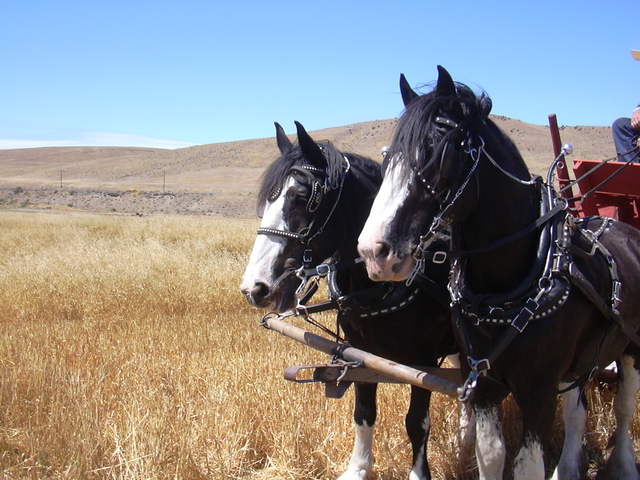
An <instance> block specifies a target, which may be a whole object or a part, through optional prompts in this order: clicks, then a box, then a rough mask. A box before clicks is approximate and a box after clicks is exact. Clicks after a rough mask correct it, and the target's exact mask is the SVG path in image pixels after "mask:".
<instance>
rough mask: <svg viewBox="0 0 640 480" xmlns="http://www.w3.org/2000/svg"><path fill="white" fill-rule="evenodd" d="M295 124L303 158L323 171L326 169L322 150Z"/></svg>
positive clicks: (297, 123)
mask: <svg viewBox="0 0 640 480" xmlns="http://www.w3.org/2000/svg"><path fill="white" fill-rule="evenodd" d="M295 123H296V129H297V130H298V144H299V145H300V150H302V154H303V155H304V157H305V158H306V159H307V160H308V161H309V162H310V163H311V164H312V165H313V166H314V167H318V168H322V169H325V168H326V167H327V160H326V159H325V158H324V155H323V154H322V150H320V147H318V145H317V144H316V142H314V141H313V138H311V137H310V136H309V134H308V133H307V131H306V130H305V129H304V127H303V126H302V124H301V123H300V122H295Z"/></svg>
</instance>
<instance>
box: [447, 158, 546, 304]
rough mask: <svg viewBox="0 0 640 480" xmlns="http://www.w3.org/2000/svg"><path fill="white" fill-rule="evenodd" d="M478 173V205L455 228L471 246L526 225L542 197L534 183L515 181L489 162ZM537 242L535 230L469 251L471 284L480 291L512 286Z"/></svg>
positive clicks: (467, 273)
mask: <svg viewBox="0 0 640 480" xmlns="http://www.w3.org/2000/svg"><path fill="white" fill-rule="evenodd" d="M479 175H480V179H479V182H478V183H479V184H480V187H479V193H478V202H477V208H476V209H475V210H474V212H473V213H472V214H471V215H469V217H468V218H467V219H466V221H465V222H464V223H463V224H462V225H461V226H458V228H456V230H457V232H458V233H459V235H460V237H461V239H462V248H464V249H468V250H473V249H476V248H482V247H486V246H488V245H491V244H492V243H493V242H496V241H498V240H500V239H502V238H504V237H506V236H508V235H511V234H513V233H515V232H518V231H520V230H522V229H524V228H525V227H527V226H528V225H529V224H530V223H532V222H533V221H535V219H536V218H537V216H538V214H539V204H538V198H539V197H538V194H537V193H536V191H535V190H534V188H533V187H531V186H529V185H522V184H519V183H516V182H515V181H513V180H512V179H509V178H507V177H506V176H505V175H504V174H503V173H501V172H499V171H498V170H497V169H496V168H495V167H493V166H492V165H490V164H488V162H483V163H482V164H481V168H480V171H479ZM483 186H484V188H483ZM537 242H538V234H537V233H536V232H534V233H531V234H529V235H526V236H525V237H523V238H522V239H519V240H516V241H513V242H511V243H509V244H507V245H504V246H502V247H498V248H495V249H493V250H490V251H487V252H484V253H478V254H474V255H470V256H469V257H468V260H467V264H466V271H465V278H466V282H467V284H468V286H469V287H470V288H471V289H472V290H474V291H476V292H478V293H496V292H504V291H508V290H511V289H513V288H514V287H516V286H517V284H518V282H519V281H520V280H521V279H522V278H524V277H525V276H526V274H527V273H528V271H529V269H530V268H531V265H532V262H533V260H534V256H535V249H536V245H537Z"/></svg>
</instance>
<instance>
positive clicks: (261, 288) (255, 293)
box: [249, 282, 269, 301]
mask: <svg viewBox="0 0 640 480" xmlns="http://www.w3.org/2000/svg"><path fill="white" fill-rule="evenodd" d="M267 295H269V287H268V286H267V284H266V283H262V282H256V283H255V285H254V286H253V288H252V289H251V290H250V291H249V296H250V297H252V298H253V299H255V300H256V301H260V300H264V299H265V298H266V297H267Z"/></svg>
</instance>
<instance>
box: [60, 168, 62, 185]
mask: <svg viewBox="0 0 640 480" xmlns="http://www.w3.org/2000/svg"><path fill="white" fill-rule="evenodd" d="M60 188H62V170H60Z"/></svg>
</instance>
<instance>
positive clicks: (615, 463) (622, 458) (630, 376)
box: [606, 355, 640, 479]
mask: <svg viewBox="0 0 640 480" xmlns="http://www.w3.org/2000/svg"><path fill="white" fill-rule="evenodd" d="M634 363H635V362H634V358H633V357H631V356H629V355H625V356H624V357H622V361H621V368H622V380H621V382H620V383H619V384H618V393H617V394H616V398H615V400H614V411H615V414H616V431H615V434H614V435H615V446H614V448H613V452H611V456H610V457H609V460H608V462H607V466H606V469H607V470H608V471H609V472H610V475H609V476H610V477H611V478H624V479H638V478H640V476H638V471H637V469H636V462H635V458H634V454H633V442H632V440H631V436H630V435H629V426H630V424H631V420H632V419H633V414H634V413H635V410H636V393H637V392H638V390H639V389H640V373H638V371H637V370H636V368H635V366H634Z"/></svg>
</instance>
